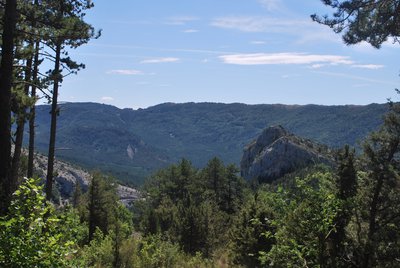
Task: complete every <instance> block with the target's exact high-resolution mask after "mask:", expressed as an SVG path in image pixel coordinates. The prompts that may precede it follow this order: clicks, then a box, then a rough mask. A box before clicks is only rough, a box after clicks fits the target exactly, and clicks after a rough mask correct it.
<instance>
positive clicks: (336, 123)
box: [37, 103, 387, 184]
mask: <svg viewBox="0 0 400 268" xmlns="http://www.w3.org/2000/svg"><path fill="white" fill-rule="evenodd" d="M386 110H387V106H386V105H383V104H371V105H367V106H352V105H348V106H318V105H305V106H298V105H246V104H238V103H235V104H219V103H184V104H173V103H165V104H160V105H157V106H153V107H149V108H147V109H139V110H132V109H118V108H116V107H113V106H110V105H104V104H96V103H66V104H62V105H61V108H60V117H59V124H58V134H57V135H58V136H57V148H59V150H57V152H56V155H57V156H58V157H61V158H64V159H67V160H69V161H72V162H75V163H79V164H80V165H83V166H85V167H86V168H96V169H100V170H102V171H103V172H110V173H112V174H114V175H116V176H117V177H118V178H119V179H122V180H124V181H125V182H132V183H137V184H140V183H141V182H142V181H143V178H144V177H145V176H147V175H149V174H150V173H151V172H153V171H154V170H155V169H158V168H161V167H164V166H166V165H168V164H170V163H174V162H176V161H177V160H179V159H180V158H182V157H186V158H188V159H190V160H191V161H192V162H193V163H194V164H195V165H196V166H199V167H200V166H203V165H204V164H205V163H206V162H207V161H208V160H209V159H210V158H212V157H214V156H217V157H220V158H221V159H222V160H223V161H224V162H226V163H236V164H239V162H240V159H241V156H242V153H243V148H244V147H245V145H246V144H248V143H249V142H250V141H251V140H253V139H254V138H255V137H256V136H257V135H259V134H260V133H261V132H262V130H263V129H264V128H265V127H267V126H271V125H282V126H283V127H284V128H285V129H287V130H288V131H290V132H291V133H294V134H295V135H299V136H302V137H305V138H309V139H312V140H315V141H317V142H319V143H323V144H326V145H329V146H332V147H338V146H342V145H344V144H350V145H356V144H357V141H359V140H362V139H363V138H364V137H365V136H366V135H367V133H368V132H370V131H371V130H374V129H376V128H377V127H378V126H379V125H380V124H381V122H382V119H381V118H382V115H383V114H384V113H385V111H386ZM37 114H38V120H37V125H38V128H37V131H38V134H37V138H38V143H37V145H38V149H39V151H42V152H46V150H47V140H48V129H49V107H48V106H39V107H38V112H37Z"/></svg>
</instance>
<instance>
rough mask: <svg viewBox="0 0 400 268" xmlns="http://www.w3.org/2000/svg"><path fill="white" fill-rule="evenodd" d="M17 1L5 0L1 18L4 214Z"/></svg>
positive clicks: (0, 203)
mask: <svg viewBox="0 0 400 268" xmlns="http://www.w3.org/2000/svg"><path fill="white" fill-rule="evenodd" d="M16 21H17V1H16V0H7V1H6V3H5V13H4V20H3V27H4V28H3V36H2V47H1V55H2V57H1V64H0V214H5V213H6V211H7V208H8V205H9V203H10V200H11V194H12V192H13V190H14V187H15V183H14V182H13V181H11V180H10V168H11V87H12V79H13V61H14V36H15V27H16Z"/></svg>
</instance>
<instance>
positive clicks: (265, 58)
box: [219, 53, 353, 65]
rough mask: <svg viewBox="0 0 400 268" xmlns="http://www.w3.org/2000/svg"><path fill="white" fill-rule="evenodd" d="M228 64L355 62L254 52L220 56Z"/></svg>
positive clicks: (295, 54) (334, 56) (324, 56)
mask: <svg viewBox="0 0 400 268" xmlns="http://www.w3.org/2000/svg"><path fill="white" fill-rule="evenodd" d="M219 58H220V59H221V60H222V61H223V62H224V63H227V64H237V65H272V64H324V63H325V64H353V61H351V60H350V59H349V58H348V57H345V56H337V55H317V54H306V53H254V54H231V55H223V56H219Z"/></svg>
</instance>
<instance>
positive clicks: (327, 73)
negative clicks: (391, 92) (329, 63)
mask: <svg viewBox="0 0 400 268" xmlns="http://www.w3.org/2000/svg"><path fill="white" fill-rule="evenodd" d="M314 73H318V74H323V75H328V76H335V77H342V78H347V79H353V80H359V81H364V82H368V83H377V84H384V85H391V86H396V85H397V84H396V83H393V82H388V81H384V80H378V79H371V78H368V77H363V76H357V75H350V74H346V73H336V72H323V71H315V72H314Z"/></svg>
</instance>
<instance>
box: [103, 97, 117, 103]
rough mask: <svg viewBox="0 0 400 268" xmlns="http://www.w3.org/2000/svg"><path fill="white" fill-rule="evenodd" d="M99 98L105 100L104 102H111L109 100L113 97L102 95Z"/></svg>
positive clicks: (112, 99)
mask: <svg viewBox="0 0 400 268" xmlns="http://www.w3.org/2000/svg"><path fill="white" fill-rule="evenodd" d="M101 100H102V101H105V102H111V101H114V98H113V97H107V96H104V97H101Z"/></svg>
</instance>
